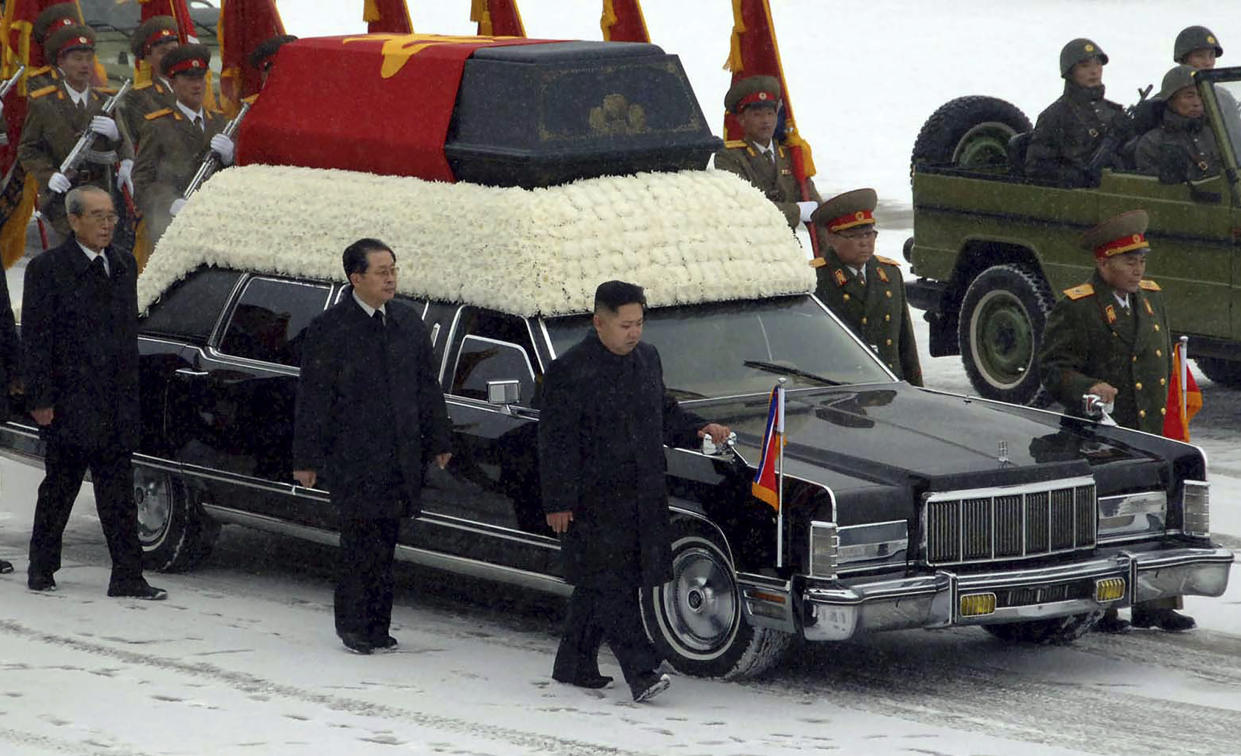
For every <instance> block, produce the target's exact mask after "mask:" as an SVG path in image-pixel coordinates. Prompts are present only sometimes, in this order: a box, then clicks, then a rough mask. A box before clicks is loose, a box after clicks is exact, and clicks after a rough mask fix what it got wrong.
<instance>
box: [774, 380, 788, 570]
mask: <svg viewBox="0 0 1241 756" xmlns="http://www.w3.org/2000/svg"><path fill="white" fill-rule="evenodd" d="M787 380H788V379H786V378H780V379H778V383H777V385H776V435H777V437H778V438H779V440H778V441H777V442H776V454H777V456H776V567H777V568H781V567H784V384H785V383H786V382H787Z"/></svg>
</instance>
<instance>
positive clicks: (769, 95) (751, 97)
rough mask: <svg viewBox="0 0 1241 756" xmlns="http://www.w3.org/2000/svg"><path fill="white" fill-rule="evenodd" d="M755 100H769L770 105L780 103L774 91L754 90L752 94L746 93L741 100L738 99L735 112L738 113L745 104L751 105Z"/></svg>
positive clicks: (765, 101)
mask: <svg viewBox="0 0 1241 756" xmlns="http://www.w3.org/2000/svg"><path fill="white" fill-rule="evenodd" d="M756 102H763V103H767V102H769V103H771V104H772V105H777V106H778V105H779V104H780V98H779V97H778V96H777V95H776V93H775V92H754V93H753V94H748V95H746V96H745V97H742V98H741V100H740V101H738V103H737V112H738V113H740V112H741V111H742V110H745V108H746V106H747V105H753V104H754V103H756Z"/></svg>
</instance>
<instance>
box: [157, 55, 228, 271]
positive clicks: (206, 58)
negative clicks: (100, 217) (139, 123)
mask: <svg viewBox="0 0 1241 756" xmlns="http://www.w3.org/2000/svg"><path fill="white" fill-rule="evenodd" d="M210 62H211V51H210V50H208V49H207V47H206V46H204V45H182V46H180V47H177V48H175V49H173V50H171V51H169V52H168V54H167V55H165V56H164V59H163V72H164V76H165V78H167V79H168V81H169V82H171V84H172V90H173V92H174V93H176V96H177V102H176V104H174V105H173V106H172V107H170V108H163V109H162V110H157V111H155V112H153V113H148V114H147V115H146V120H147V122H148V127H147V131H146V135H145V136H144V137H143V141H142V149H141V150H139V151H138V163H137V165H136V166H135V167H134V184H135V186H136V188H137V192H136V198H137V201H138V206H139V207H140V208H141V209H142V213H143V217H144V220H145V222H146V223H147V233H148V234H149V235H150V240H151V245H152V247H153V246H154V244H155V242H156V241H157V240H158V239H159V237H160V236H162V235H163V233H164V230H165V229H167V228H168V224H169V223H171V222H172V217H173V216H174V215H176V214H177V212H178V211H179V210H180V209H181V206H182V205H183V204H184V203H185V200H184V199H182V195H184V194H185V189H186V187H188V186H189V183H190V180H191V179H193V178H194V174H195V173H196V172H197V171H198V167H199V166H200V165H201V164H202V161H203V158H205V157H206V156H207V153H208V152H215V153H216V154H217V155H218V156H219V158H220V161H221V164H222V165H231V164H232V162H233V141H232V140H231V139H229V138H228V137H226V136H224V135H223V134H222V133H220V132H222V131H223V130H224V127H225V126H226V125H228V121H227V120H226V119H225V117H224V116H223V115H221V114H220V113H217V112H213V111H209V110H206V109H205V108H204V107H203V99H204V97H205V96H206V91H207V88H206V80H205V77H206V75H207V67H208V64H209V63H210Z"/></svg>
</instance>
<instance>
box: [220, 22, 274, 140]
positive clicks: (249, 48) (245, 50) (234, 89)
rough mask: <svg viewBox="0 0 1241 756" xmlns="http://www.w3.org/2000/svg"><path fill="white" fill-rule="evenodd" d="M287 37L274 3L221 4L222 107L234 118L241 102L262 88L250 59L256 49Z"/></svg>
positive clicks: (257, 73) (259, 78)
mask: <svg viewBox="0 0 1241 756" xmlns="http://www.w3.org/2000/svg"><path fill="white" fill-rule="evenodd" d="M283 34H284V22H282V21H281V20H280V11H278V10H276V4H275V2H274V1H273V0H224V1H223V2H222V3H221V4H220V24H219V26H218V27H216V36H217V38H218V39H219V40H220V69H221V70H220V105H221V106H222V107H223V110H224V112H225V113H226V114H227V115H228V116H229V117H230V118H231V117H232V116H234V115H236V114H237V111H238V109H240V108H241V101H242V100H243V99H245V98H246V97H249V96H250V95H252V94H255V93H256V92H258V91H259V89H260V88H262V80H261V77H260V74H259V71H258V70H257V69H255V68H254V67H253V66H251V65H250V63H249V61H248V58H249V56H250V53H251V52H253V51H254V48H256V47H258V46H259V45H260V44H262V43H263V42H266V41H267V40H269V39H271V38H272V37H279V36H281V35H283Z"/></svg>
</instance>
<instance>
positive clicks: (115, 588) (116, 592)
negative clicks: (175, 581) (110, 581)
mask: <svg viewBox="0 0 1241 756" xmlns="http://www.w3.org/2000/svg"><path fill="white" fill-rule="evenodd" d="M108 595H109V596H111V597H112V598H136V599H142V600H144V601H163V600H164V599H166V598H168V591H166V590H164V589H163V588H156V587H155V586H153V585H150V584H148V583H147V582H146V581H145V580H143V581H142V582H141V583H134V584H133V585H110V586H108Z"/></svg>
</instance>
